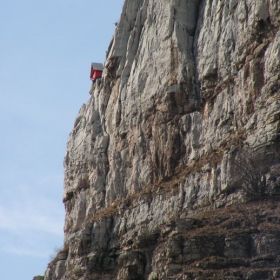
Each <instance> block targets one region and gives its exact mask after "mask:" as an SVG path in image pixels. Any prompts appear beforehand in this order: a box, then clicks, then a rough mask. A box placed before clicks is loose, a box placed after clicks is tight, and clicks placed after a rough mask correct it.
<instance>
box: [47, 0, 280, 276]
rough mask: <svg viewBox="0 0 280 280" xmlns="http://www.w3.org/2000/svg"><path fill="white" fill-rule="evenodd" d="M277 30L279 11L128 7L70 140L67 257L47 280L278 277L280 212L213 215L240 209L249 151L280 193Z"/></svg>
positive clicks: (203, 5) (210, 2)
mask: <svg viewBox="0 0 280 280" xmlns="http://www.w3.org/2000/svg"><path fill="white" fill-rule="evenodd" d="M279 27H280V2H279V1H278V0H258V1H256V0H228V1H218V0H207V1H206V0H185V1H180V0H161V1H157V0H126V1H125V3H124V7H123V11H122V14H121V17H120V21H119V23H118V25H117V28H116V32H115V36H114V38H113V41H112V43H111V44H110V48H109V50H108V53H107V59H106V63H105V71H104V75H103V77H102V80H101V82H100V83H96V84H95V85H94V86H93V88H92V89H91V92H90V93H91V97H90V100H89V101H88V103H87V104H85V105H83V106H82V108H81V110H80V112H79V114H78V117H77V119H76V121H75V124H74V128H73V131H72V132H71V134H70V137H69V141H68V149H67V154H66V157H65V162H64V165H65V186H64V199H63V201H64V203H65V209H66V218H65V248H64V257H63V258H62V259H59V258H58V259H57V260H55V261H54V262H52V263H51V264H49V266H48V269H47V272H46V276H45V280H56V279H57V280H58V279H65V280H66V279H84V280H86V279H103V280H105V279H119V280H124V279H149V280H152V279H154V280H155V279H275V278H268V277H277V276H278V275H279V271H280V270H279V252H280V245H279V237H280V231H279V229H278V227H277V226H276V227H275V229H272V225H275V217H274V216H273V215H274V214H275V213H276V212H277V207H279V205H278V202H277V201H276V202H274V206H275V207H274V206H273V207H274V210H271V211H270V212H269V211H266V208H265V203H264V205H263V204H262V202H260V203H258V202H256V203H255V204H253V205H251V206H252V207H253V208H254V207H255V208H254V209H255V210H256V212H255V213H251V210H250V211H249V210H244V209H243V210H242V209H241V208H240V207H239V208H238V207H237V208H234V209H235V210H234V211H235V213H237V214H236V217H235V218H232V217H231V212H230V211H231V210H229V211H228V210H225V212H222V211H221V210H219V209H217V210H216V211H217V213H218V214H215V213H216V212H215V211H214V212H213V217H211V218H209V217H206V216H207V215H206V213H208V212H207V211H210V210H209V209H210V208H211V209H216V208H217V207H234V206H230V205H232V204H234V203H236V202H237V201H238V200H239V199H241V193H240V191H239V190H238V188H237V189H234V190H232V189H231V188H230V186H231V182H232V174H231V170H232V166H233V164H234V158H235V156H236V153H238V152H239V151H241V150H242V148H244V147H247V146H250V147H251V149H253V150H254V151H262V153H266V155H267V162H265V163H264V164H267V167H268V170H267V174H266V178H267V184H268V186H270V187H271V188H273V189H274V190H277V188H280V176H279V174H280V173H279V166H280V165H279V157H278V158H277V153H278V152H279V139H280V138H279V135H280V134H279V133H280V98H279V96H280V30H279ZM272 158H273V160H272ZM268 159H269V160H268ZM267 203H268V202H267ZM269 203H270V202H269ZM269 203H268V204H269ZM242 207H243V206H242ZM273 207H272V206H271V209H273ZM225 209H229V208H225ZM246 209H247V208H246ZM260 209H263V211H266V213H265V214H264V216H263V217H261V215H257V214H258V213H259V212H258V211H260ZM275 209H276V210H275ZM278 209H279V208H278ZM219 211H220V212H219ZM227 211H228V212H227ZM199 213H201V214H199ZM203 213H204V214H205V215H206V216H204V214H203ZM248 213H249V214H248ZM195 215H198V216H197V217H195ZM215 215H216V216H215ZM276 216H277V215H276ZM194 217H195V218H194ZM273 217H274V218H273ZM215 219H216V220H215ZM256 219H259V220H258V221H257V222H256ZM278 220H279V219H278ZM278 222H279V221H278ZM207 223H210V224H209V225H208V224H207ZM276 224H277V223H276ZM265 226H268V230H265ZM215 277H216V278H215Z"/></svg>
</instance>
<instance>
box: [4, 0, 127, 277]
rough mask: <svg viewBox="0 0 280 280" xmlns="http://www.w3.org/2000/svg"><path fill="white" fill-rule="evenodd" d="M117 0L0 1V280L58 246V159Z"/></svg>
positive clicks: (26, 269)
mask: <svg viewBox="0 0 280 280" xmlns="http://www.w3.org/2000/svg"><path fill="white" fill-rule="evenodd" d="M122 5H123V0H101V1H97V0H79V1H78V0H26V1H22V0H0V40H1V44H0V110H1V118H0V129H1V137H0V156H1V157H0V174H1V176H0V262H1V266H0V268H1V269H0V279H1V280H2V279H3V280H4V279H5V280H18V279H20V280H32V277H33V276H35V275H38V274H41V275H42V274H44V271H45V269H46V267H47V263H48V262H49V258H50V255H51V254H53V252H54V248H55V247H60V246H62V244H63V223H64V206H63V203H62V194H63V176H64V174H63V172H64V171H63V158H64V155H65V153H66V143H67V138H68V135H69V133H70V131H71V130H72V127H73V124H74V120H75V117H76V116H77V113H78V111H79V109H80V107H81V105H82V104H83V103H86V102H87V100H88V99H89V94H88V91H89V88H90V85H91V82H90V80H89V70H90V64H91V62H104V60H105V53H106V50H107V47H108V45H109V42H110V40H111V38H112V36H113V34H114V29H115V25H114V22H116V21H118V19H119V17H120V13H121V8H122Z"/></svg>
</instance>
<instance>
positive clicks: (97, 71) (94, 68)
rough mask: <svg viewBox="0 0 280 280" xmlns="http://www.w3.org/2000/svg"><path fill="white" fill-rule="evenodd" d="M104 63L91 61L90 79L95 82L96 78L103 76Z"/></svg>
mask: <svg viewBox="0 0 280 280" xmlns="http://www.w3.org/2000/svg"><path fill="white" fill-rule="evenodd" d="M103 68H104V67H103V64H102V63H96V62H93V63H91V67H90V79H91V80H92V81H93V82H94V81H95V80H96V79H99V78H101V76H102V72H103Z"/></svg>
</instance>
